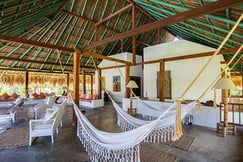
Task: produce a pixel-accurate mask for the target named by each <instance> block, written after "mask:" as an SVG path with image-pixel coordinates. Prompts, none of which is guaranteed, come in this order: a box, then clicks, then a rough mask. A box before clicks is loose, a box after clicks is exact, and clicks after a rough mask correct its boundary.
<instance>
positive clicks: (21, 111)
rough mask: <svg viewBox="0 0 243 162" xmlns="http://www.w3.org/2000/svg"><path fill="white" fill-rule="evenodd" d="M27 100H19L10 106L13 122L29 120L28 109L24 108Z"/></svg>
mask: <svg viewBox="0 0 243 162" xmlns="http://www.w3.org/2000/svg"><path fill="white" fill-rule="evenodd" d="M24 102H25V99H21V98H18V99H17V100H16V101H15V102H14V103H11V104H9V113H10V117H11V119H12V122H13V123H15V121H16V120H18V119H27V118H28V116H27V114H28V112H27V109H25V108H24V107H23V105H24Z"/></svg>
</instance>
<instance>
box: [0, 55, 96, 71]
mask: <svg viewBox="0 0 243 162" xmlns="http://www.w3.org/2000/svg"><path fill="white" fill-rule="evenodd" d="M0 59H3V60H10V61H20V62H27V63H36V64H47V65H56V66H60V64H59V63H56V62H43V61H37V60H29V59H23V58H15V57H5V56H0ZM62 66H68V67H72V66H73V64H62ZM80 67H81V68H91V69H94V67H93V66H82V65H81V66H80Z"/></svg>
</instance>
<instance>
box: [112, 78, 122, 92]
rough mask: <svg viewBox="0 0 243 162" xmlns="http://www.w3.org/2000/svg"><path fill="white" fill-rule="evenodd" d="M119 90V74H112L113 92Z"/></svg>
mask: <svg viewBox="0 0 243 162" xmlns="http://www.w3.org/2000/svg"><path fill="white" fill-rule="evenodd" d="M120 91H121V76H120V75H117V76H113V92H120Z"/></svg>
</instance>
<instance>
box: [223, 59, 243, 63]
mask: <svg viewBox="0 0 243 162" xmlns="http://www.w3.org/2000/svg"><path fill="white" fill-rule="evenodd" d="M220 63H221V64H228V63H229V61H221V62H220ZM235 63H243V60H239V61H238V60H234V61H232V62H231V64H235Z"/></svg>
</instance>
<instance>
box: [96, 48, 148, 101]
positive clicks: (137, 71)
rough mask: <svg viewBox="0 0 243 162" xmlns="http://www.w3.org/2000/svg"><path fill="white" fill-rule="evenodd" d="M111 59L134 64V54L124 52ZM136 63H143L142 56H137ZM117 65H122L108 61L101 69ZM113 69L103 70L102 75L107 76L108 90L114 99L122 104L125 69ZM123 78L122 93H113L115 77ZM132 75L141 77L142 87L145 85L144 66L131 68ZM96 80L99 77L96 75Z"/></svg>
mask: <svg viewBox="0 0 243 162" xmlns="http://www.w3.org/2000/svg"><path fill="white" fill-rule="evenodd" d="M111 57H113V58H117V59H121V60H126V61H130V62H132V53H128V52H124V53H120V54H116V55H112V56H111ZM136 62H137V63H138V62H142V57H141V56H138V55H137V56H136ZM117 65H122V64H120V63H115V62H113V61H108V60H103V61H102V62H101V63H100V64H99V66H98V67H99V68H104V67H111V66H117ZM119 69H120V71H119V70H118V68H113V69H103V70H101V75H102V76H105V78H106V83H105V85H106V88H107V90H109V91H110V92H111V95H112V97H113V98H114V100H115V101H117V102H122V98H124V97H125V89H126V87H125V80H124V79H123V77H122V76H124V77H125V67H122V68H119ZM117 75H120V76H121V92H113V76H117ZM130 75H131V76H140V77H141V85H143V82H142V80H143V77H142V76H143V71H142V66H141V65H140V66H132V67H131V68H130ZM95 79H96V80H97V79H98V75H97V73H96V78H95ZM95 89H96V90H97V89H98V85H97V82H95Z"/></svg>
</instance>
